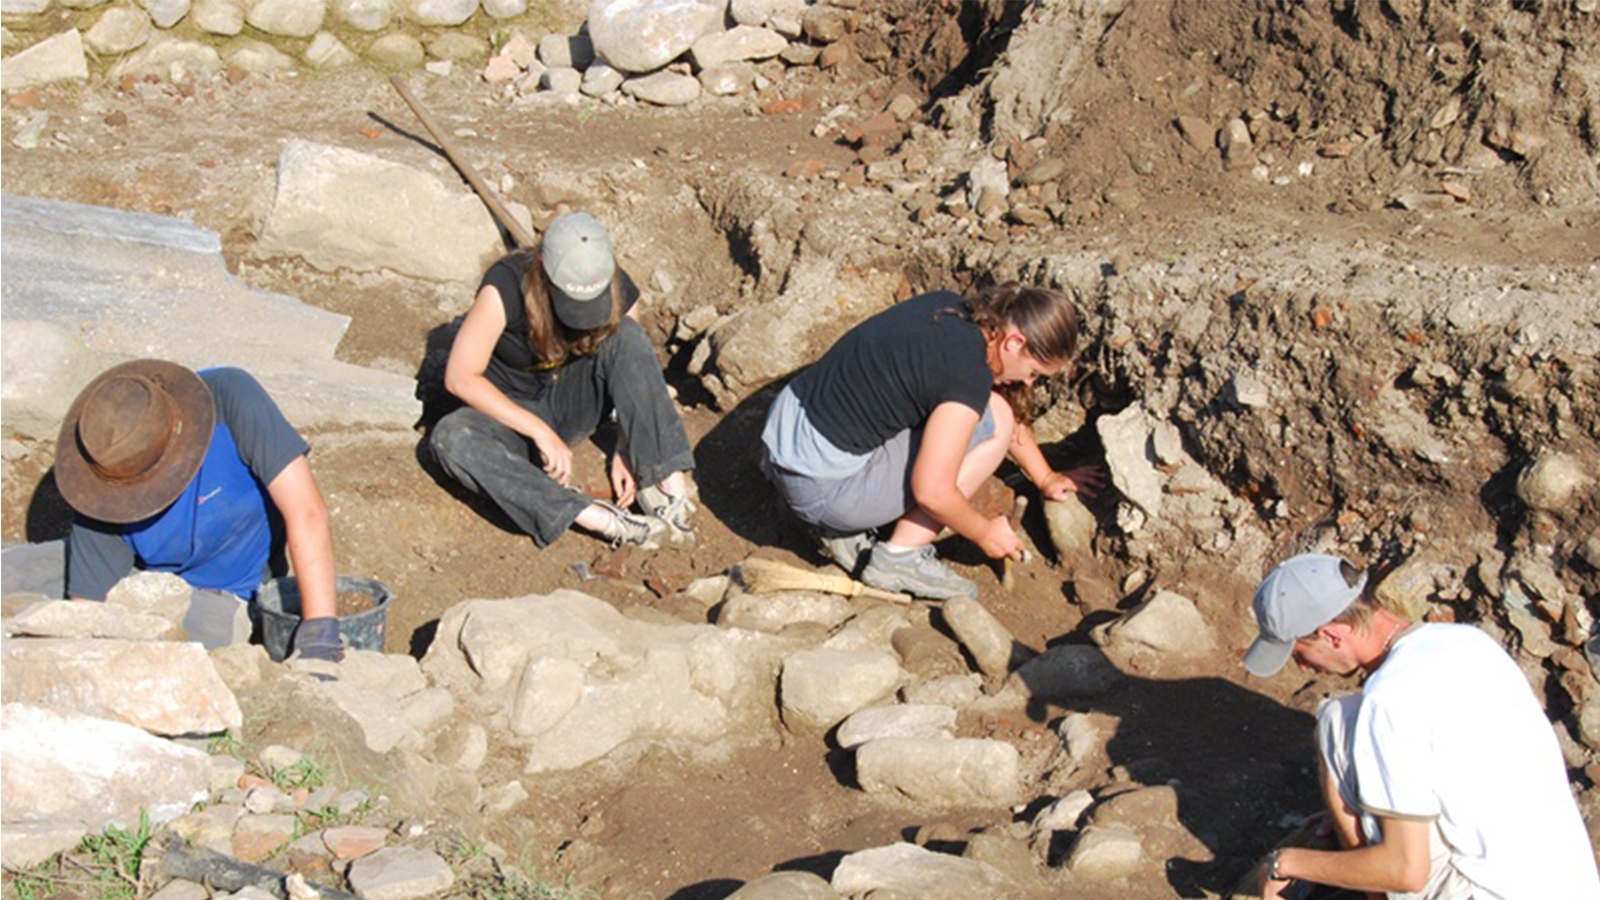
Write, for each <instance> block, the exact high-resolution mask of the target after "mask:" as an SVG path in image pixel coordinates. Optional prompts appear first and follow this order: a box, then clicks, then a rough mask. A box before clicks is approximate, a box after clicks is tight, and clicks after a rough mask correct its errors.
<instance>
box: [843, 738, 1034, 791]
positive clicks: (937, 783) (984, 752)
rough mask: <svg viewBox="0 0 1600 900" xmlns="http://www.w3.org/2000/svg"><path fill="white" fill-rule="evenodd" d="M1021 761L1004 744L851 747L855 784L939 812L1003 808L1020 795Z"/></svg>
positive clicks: (908, 741)
mask: <svg viewBox="0 0 1600 900" xmlns="http://www.w3.org/2000/svg"><path fill="white" fill-rule="evenodd" d="M1021 769H1022V762H1021V756H1020V755H1019V754H1018V753H1017V748H1016V747H1013V746H1012V745H1010V744H1008V743H1006V742H1005V741H994V740H984V739H979V738H956V739H948V738H911V737H889V738H880V739H878V740H875V741H868V742H867V743H865V744H862V745H861V746H859V747H857V748H856V781H857V782H858V783H859V784H860V785H861V789H862V790H864V791H866V792H867V793H869V794H883V793H892V794H897V795H899V796H902V797H905V798H907V799H909V800H911V801H912V802H914V803H919V804H923V805H926V806H938V807H968V806H1007V805H1010V804H1012V803H1015V802H1016V801H1017V800H1018V799H1019V798H1020V796H1021V794H1022V772H1021Z"/></svg>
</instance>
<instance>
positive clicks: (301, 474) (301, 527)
mask: <svg viewBox="0 0 1600 900" xmlns="http://www.w3.org/2000/svg"><path fill="white" fill-rule="evenodd" d="M267 493H268V494H269V495H270V496H271V497H272V503H273V505H274V506H276V507H277V508H278V512H279V514H281V515H282V516H283V527H284V533H285V536H286V539H287V543H288V550H289V561H290V562H291V563H293V564H294V574H295V579H296V580H297V581H298V582H299V585H300V617H301V618H302V619H321V618H330V617H332V616H333V615H334V576H335V575H336V574H337V573H336V571H335V565H334V559H333V529H332V527H331V525H330V524H329V521H328V504H327V503H326V502H325V501H324V500H323V499H322V490H321V489H320V488H318V487H317V480H316V478H315V477H313V476H312V474H311V464H310V463H308V462H306V458H305V457H304V456H299V457H296V458H295V460H294V462H292V463H289V464H288V465H287V466H284V467H283V471H281V472H279V473H278V474H277V476H276V477H274V478H273V479H272V483H271V484H269V485H267Z"/></svg>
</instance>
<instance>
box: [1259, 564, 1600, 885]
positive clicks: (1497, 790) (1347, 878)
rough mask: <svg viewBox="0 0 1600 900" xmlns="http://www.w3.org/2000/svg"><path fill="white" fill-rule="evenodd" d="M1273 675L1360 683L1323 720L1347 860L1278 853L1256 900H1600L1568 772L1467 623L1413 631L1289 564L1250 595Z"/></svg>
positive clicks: (1344, 576) (1327, 785) (1322, 742)
mask: <svg viewBox="0 0 1600 900" xmlns="http://www.w3.org/2000/svg"><path fill="white" fill-rule="evenodd" d="M1254 606H1255V615H1256V623H1257V625H1258V626H1259V628H1260V636H1259V637H1258V638H1257V639H1256V640H1255V642H1254V643H1253V644H1252V645H1251V646H1250V649H1249V651H1248V652H1246V653H1245V655H1244V666H1245V668H1246V669H1247V670H1249V671H1250V672H1251V673H1252V674H1255V675H1261V676H1268V675H1272V674H1273V673H1275V672H1277V671H1278V670H1279V669H1281V668H1282V667H1283V664H1284V663H1285V662H1288V661H1289V660H1290V659H1293V660H1294V661H1295V662H1296V663H1297V664H1298V665H1299V666H1300V668H1302V669H1307V670H1311V671H1315V672H1320V673H1326V674H1336V675H1353V674H1355V673H1357V672H1360V673H1363V674H1364V675H1365V676H1366V682H1365V684H1364V685H1363V686H1362V690H1361V692H1360V693H1359V694H1357V695H1354V696H1350V697H1336V698H1332V699H1330V700H1327V701H1324V702H1323V704H1322V706H1321V707H1320V708H1319V709H1318V710H1317V743H1318V751H1319V761H1320V763H1321V765H1320V772H1321V782H1322V794H1323V800H1324V802H1325V804H1326V806H1327V811H1328V816H1329V820H1330V822H1331V823H1332V825H1333V830H1334V833H1335V834H1336V835H1337V836H1338V838H1339V842H1340V844H1341V845H1342V847H1343V849H1339V850H1317V849H1312V848H1308V847H1280V848H1279V849H1276V850H1274V851H1272V853H1270V854H1268V855H1267V858H1266V859H1265V860H1264V861H1263V862H1262V863H1261V865H1260V866H1259V867H1258V869H1257V873H1256V874H1257V883H1258V886H1259V888H1260V894H1261V896H1262V897H1268V898H1276V897H1284V896H1293V895H1292V894H1289V893H1287V889H1288V888H1289V886H1290V884H1291V882H1294V881H1304V882H1312V883H1315V884H1325V885H1333V886H1337V887H1343V888H1348V889H1351V890H1357V891H1366V892H1367V893H1368V896H1369V897H1382V896H1384V894H1385V893H1387V895H1388V896H1389V897H1391V898H1393V897H1419V898H1427V900H1445V898H1452V900H1453V898H1467V897H1471V898H1475V900H1536V898H1550V897H1562V898H1567V900H1596V898H1600V875H1597V874H1596V869H1595V858H1594V850H1593V848H1592V847H1591V846H1590V843H1589V835H1588V832H1587V831H1586V830H1585V828H1584V824H1583V819H1582V818H1581V817H1580V816H1579V813H1578V808H1577V805H1576V804H1575V803H1574V802H1573V799H1572V792H1571V789H1570V787H1569V786H1568V784H1567V770H1566V764H1565V762H1564V761H1563V759H1562V756H1561V750H1560V747H1559V746H1558V745H1557V743H1556V737H1555V734H1554V732H1553V731H1552V729H1551V727H1550V721H1549V720H1548V719H1547V718H1545V714H1544V710H1543V709H1541V708H1540V706H1539V702H1538V700H1537V699H1536V698H1535V697H1534V694H1533V691H1532V690H1531V689H1530V688H1529V686H1528V681H1527V679H1526V678H1525V677H1524V676H1523V674H1522V670H1521V669H1519V668H1518V667H1517V664H1516V663H1515V662H1513V661H1512V659H1511V657H1510V656H1508V655H1507V654H1506V652H1505V651H1504V650H1503V649H1502V648H1501V647H1500V646H1499V645H1498V644H1496V643H1495V642H1494V640H1493V639H1492V638H1490V637H1489V636H1488V635H1487V634H1485V633H1484V632H1483V631H1481V630H1479V629H1477V628H1475V627H1473V626H1471V625H1454V624H1431V623H1430V624H1416V623H1412V622H1411V621H1409V620H1407V619H1405V618H1403V617H1401V616H1399V615H1396V614H1395V613H1393V612H1391V611H1389V610H1387V609H1385V608H1383V607H1381V606H1379V605H1378V604H1377V602H1376V601H1375V600H1374V598H1373V596H1372V593H1371V591H1370V590H1369V589H1368V584H1367V575H1366V573H1364V572H1362V571H1360V570H1358V569H1357V568H1356V567H1355V566H1353V565H1351V564H1350V563H1349V562H1347V561H1345V560H1343V559H1341V558H1339V557H1336V556H1324V555H1319V554H1305V555H1301V556H1296V557H1294V558H1292V559H1290V560H1288V561H1287V562H1285V563H1283V564H1282V565H1280V566H1278V567H1277V568H1276V569H1274V570H1273V571H1272V573H1271V574H1269V575H1268V576H1267V578H1266V580H1265V581H1263V582H1262V584H1261V586H1260V588H1259V589H1258V590H1257V591H1256V595H1255V600H1254Z"/></svg>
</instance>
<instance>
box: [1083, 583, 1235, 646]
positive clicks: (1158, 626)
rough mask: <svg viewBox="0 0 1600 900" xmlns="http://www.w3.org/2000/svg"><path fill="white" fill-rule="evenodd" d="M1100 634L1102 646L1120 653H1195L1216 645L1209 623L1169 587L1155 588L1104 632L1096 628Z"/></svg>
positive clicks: (1183, 597)
mask: <svg viewBox="0 0 1600 900" xmlns="http://www.w3.org/2000/svg"><path fill="white" fill-rule="evenodd" d="M1100 635H1103V640H1102V644H1103V645H1104V646H1106V647H1109V648H1113V649H1116V650H1118V651H1119V652H1123V653H1130V652H1134V651H1137V650H1141V649H1143V650H1154V651H1155V652H1157V653H1164V654H1172V655H1175V656H1182V657H1199V656H1206V655H1208V654H1210V653H1211V651H1212V650H1214V649H1216V645H1217V641H1216V638H1215V636H1213V635H1212V633H1211V626H1210V624H1209V623H1207V622H1206V620H1205V617H1204V616H1202V615H1200V610H1199V609H1197V608H1195V605H1194V601H1192V600H1190V599H1189V598H1188V597H1185V596H1183V595H1181V594H1176V593H1173V592H1172V591H1157V592H1156V594H1155V596H1154V597H1151V598H1150V599H1149V600H1146V601H1144V602H1143V603H1141V604H1139V605H1138V606H1136V607H1134V608H1133V609H1131V610H1129V611H1127V612H1126V613H1124V614H1123V615H1122V616H1121V617H1120V618H1118V619H1116V620H1115V621H1113V622H1111V623H1110V624H1109V625H1108V626H1107V627H1106V628H1105V630H1104V632H1097V637H1098V636H1100Z"/></svg>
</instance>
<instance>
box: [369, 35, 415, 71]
mask: <svg viewBox="0 0 1600 900" xmlns="http://www.w3.org/2000/svg"><path fill="white" fill-rule="evenodd" d="M367 59H370V60H372V62H373V63H374V64H375V65H377V66H378V67H379V68H381V69H398V70H401V71H405V70H409V69H420V68H422V62H423V60H425V59H427V54H426V53H425V52H423V49H422V42H421V41H419V40H417V39H416V38H414V37H412V36H411V35H409V34H402V33H400V32H398V31H395V32H390V33H389V34H386V35H384V36H382V37H380V38H378V39H377V40H375V41H373V42H372V43H371V44H368V45H367Z"/></svg>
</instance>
